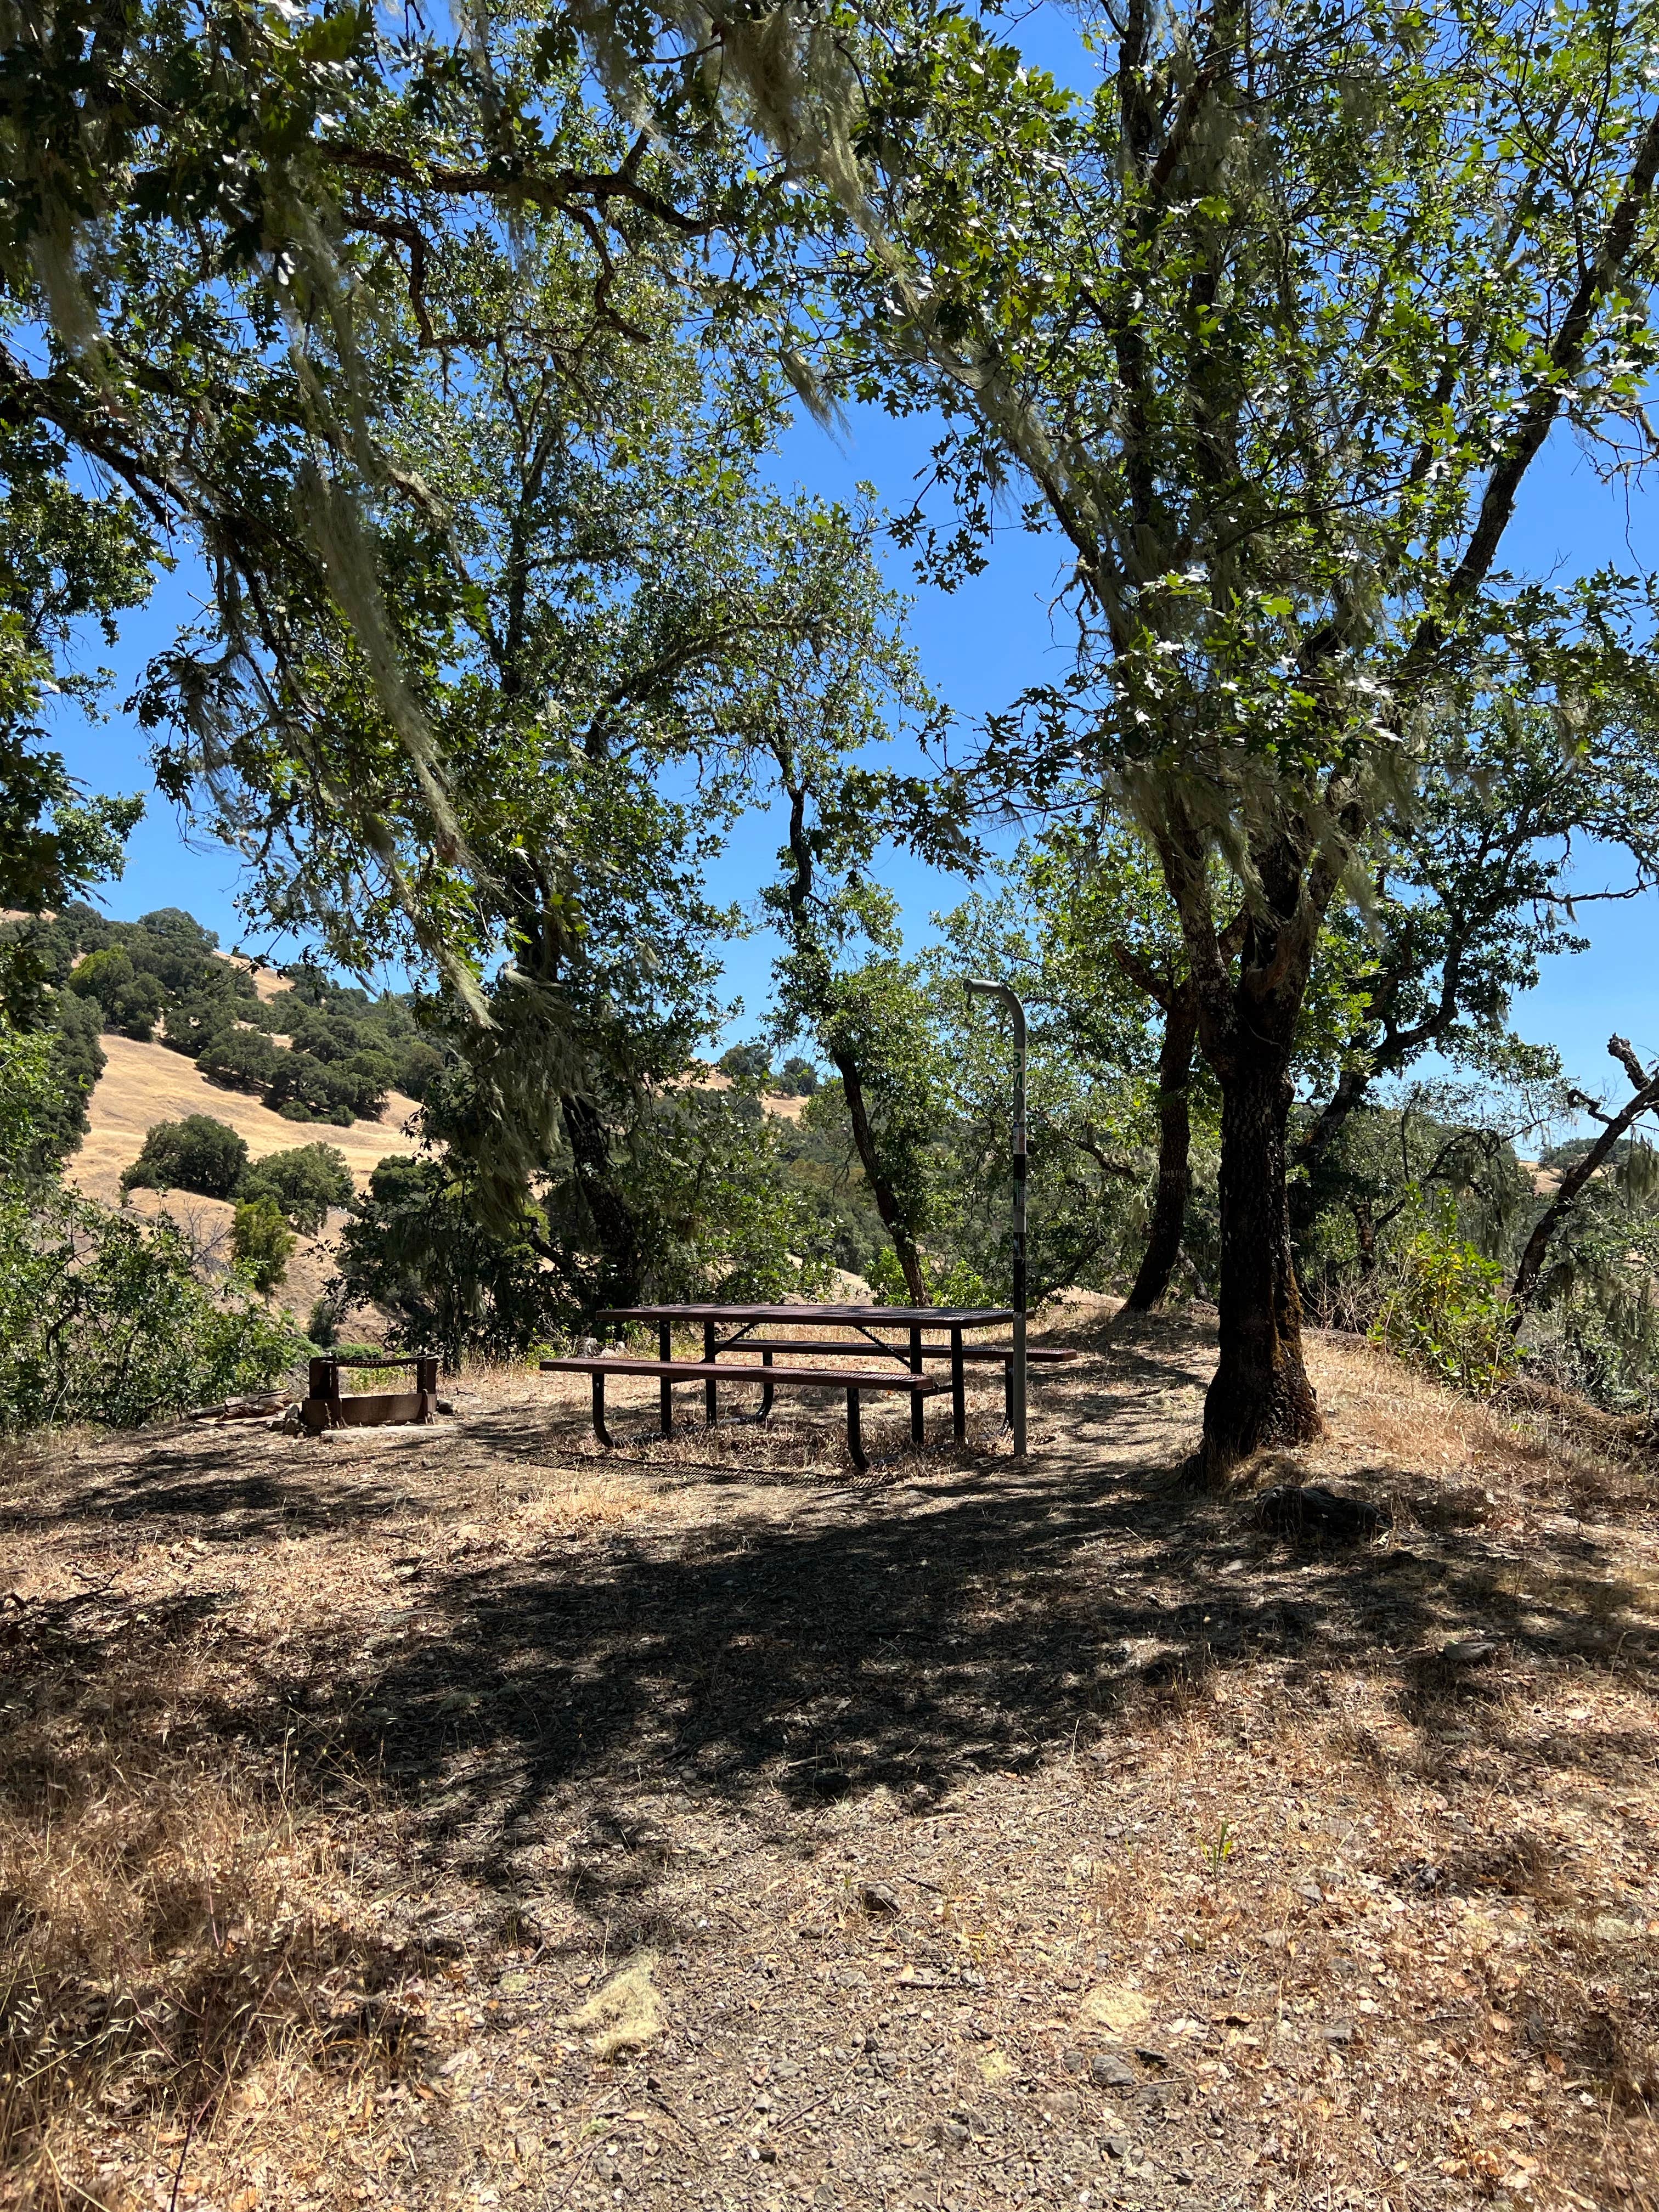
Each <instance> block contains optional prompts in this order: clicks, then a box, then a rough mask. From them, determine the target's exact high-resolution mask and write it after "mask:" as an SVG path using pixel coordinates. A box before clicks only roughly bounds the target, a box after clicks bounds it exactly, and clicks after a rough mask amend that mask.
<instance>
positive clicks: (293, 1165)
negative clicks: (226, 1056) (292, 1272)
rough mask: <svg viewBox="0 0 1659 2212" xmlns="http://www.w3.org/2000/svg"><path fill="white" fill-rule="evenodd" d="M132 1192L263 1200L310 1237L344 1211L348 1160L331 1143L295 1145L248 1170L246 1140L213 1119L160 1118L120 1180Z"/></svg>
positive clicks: (347, 1194)
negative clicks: (332, 1213) (338, 1209)
mask: <svg viewBox="0 0 1659 2212" xmlns="http://www.w3.org/2000/svg"><path fill="white" fill-rule="evenodd" d="M121 1188H122V1190H123V1191H124V1192H125V1191H129V1190H188V1191H193V1192H195V1194H197V1197H198V1198H234V1199H236V1200H240V1201H242V1202H245V1203H248V1204H255V1203H258V1202H260V1201H265V1202H268V1203H269V1204H270V1206H272V1207H273V1208H274V1210H275V1212H276V1214H277V1216H278V1217H279V1218H281V1219H282V1220H283V1221H284V1222H286V1223H287V1224H289V1225H290V1226H292V1227H293V1228H295V1229H297V1230H299V1231H301V1234H302V1235H304V1236H307V1237H314V1236H316V1234H317V1233H318V1231H319V1230H320V1229H321V1228H322V1226H323V1224H324V1222H325V1220H326V1219H327V1218H328V1209H329V1208H330V1206H349V1205H350V1204H351V1202H352V1195H353V1186H352V1181H351V1170H350V1169H349V1167H348V1166H347V1165H346V1162H345V1155H344V1154H343V1152H337V1151H336V1149H335V1148H334V1146H332V1145H295V1146H292V1147H291V1148H290V1149H289V1151H287V1152H270V1153H268V1154H267V1155H266V1157H265V1158H264V1159H262V1160H260V1161H258V1163H257V1164H252V1165H250V1164H249V1160H248V1149H247V1145H246V1141H245V1140H244V1139H242V1138H240V1137H239V1136H238V1135H237V1133H236V1132H235V1131H234V1129H232V1128H230V1127H228V1126H227V1125H226V1123H224V1122H223V1121H216V1120H215V1119H214V1117H213V1116H212V1115H210V1114H191V1115H187V1116H186V1118H185V1120H184V1121H158V1122H156V1123H155V1127H153V1128H151V1129H149V1130H148V1131H147V1132H146V1133H145V1137H144V1142H143V1150H142V1151H141V1152H140V1153H139V1155H138V1157H137V1159H136V1160H135V1161H134V1162H133V1164H132V1165H131V1167H130V1168H128V1169H126V1170H125V1172H124V1173H123V1175H122V1177H121Z"/></svg>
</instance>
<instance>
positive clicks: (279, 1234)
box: [230, 1198, 295, 1295]
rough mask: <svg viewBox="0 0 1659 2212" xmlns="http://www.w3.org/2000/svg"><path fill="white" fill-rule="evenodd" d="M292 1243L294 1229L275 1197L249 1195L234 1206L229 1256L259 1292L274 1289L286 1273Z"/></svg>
mask: <svg viewBox="0 0 1659 2212" xmlns="http://www.w3.org/2000/svg"><path fill="white" fill-rule="evenodd" d="M294 1244H295V1237H294V1231H292V1230H291V1229H290V1228H289V1225H288V1224H287V1222H286V1221H284V1220H283V1209H282V1208H281V1206H278V1205H277V1203H276V1200H275V1199H274V1198H251V1199H248V1200H246V1201H245V1202H244V1203H243V1204H242V1205H240V1206H238V1207H237V1209H236V1212H235V1215H234V1218H233V1220H232V1222H231V1227H230V1249H231V1255H232V1257H233V1258H234V1261H235V1262H236V1265H237V1266H238V1267H240V1268H241V1270H242V1272H243V1273H245V1274H246V1276H247V1277H248V1279H250V1281H251V1282H252V1285H253V1287H254V1289H255V1290H256V1291H259V1292H260V1293H261V1294H262V1295H268V1294H269V1293H270V1291H274V1290H275V1289H276V1285H277V1284H278V1283H280V1282H281V1281H282V1279H283V1277H284V1276H285V1275H286V1274H287V1273H288V1263H289V1261H290V1260H291V1259H292V1258H293V1256H294Z"/></svg>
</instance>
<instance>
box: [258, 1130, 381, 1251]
mask: <svg viewBox="0 0 1659 2212" xmlns="http://www.w3.org/2000/svg"><path fill="white" fill-rule="evenodd" d="M240 1195H241V1196H242V1197H243V1198H245V1199H252V1198H269V1199H271V1200H274V1201H275V1203H276V1206H277V1208H278V1210H279V1211H280V1212H282V1213H283V1214H284V1215H285V1216H286V1217H287V1218H288V1219H289V1221H290V1222H291V1223H292V1224H293V1225H294V1227H295V1229H297V1230H298V1231H300V1232H301V1235H302V1236H305V1237H314V1236H316V1234H317V1233H318V1231H319V1230H320V1229H321V1228H322V1226H323V1224H324V1222H325V1220H326V1219H327V1218H328V1209H329V1207H330V1206H349V1205H350V1203H351V1201H352V1198H353V1196H354V1186H353V1184H352V1181H351V1170H350V1169H349V1167H348V1166H347V1165H346V1163H345V1155H344V1153H343V1152H338V1151H337V1150H336V1149H335V1147H334V1146H332V1145H295V1146H293V1148H292V1149H291V1150H290V1151H289V1152H270V1153H268V1154H267V1155H266V1157H265V1158H264V1159H262V1160H259V1161H257V1162H256V1163H255V1164H254V1165H253V1166H252V1167H251V1168H250V1169H249V1170H248V1171H247V1173H246V1175H245V1176H243V1178H242V1184H241V1190H240Z"/></svg>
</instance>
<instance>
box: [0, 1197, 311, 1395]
mask: <svg viewBox="0 0 1659 2212" xmlns="http://www.w3.org/2000/svg"><path fill="white" fill-rule="evenodd" d="M302 1349H303V1344H302V1340H301V1339H300V1338H299V1337H298V1336H297V1334H295V1331H294V1330H293V1329H292V1328H290V1327H289V1326H288V1325H287V1324H286V1323H284V1322H281V1321H279V1320H277V1319H276V1318H274V1317H273V1316H271V1315H270V1314H269V1313H267V1312H266V1310H264V1307H263V1306H262V1305H261V1304H259V1302H258V1300H257V1299H255V1298H252V1297H249V1296H248V1294H247V1293H246V1291H243V1290H241V1289H240V1288H236V1287H234V1286H233V1287H232V1288H231V1290H230V1291H228V1292H227V1293H223V1294H221V1293H219V1292H216V1291H214V1290H211V1289H210V1288H209V1287H208V1286H207V1285H205V1284H204V1283H203V1282H202V1281H201V1280H199V1279H198V1278H197V1273H196V1271H195V1266H194V1259H193V1255H192V1254H191V1249H190V1247H189V1245H188V1244H187V1243H186V1242H185V1238H184V1237H182V1236H181V1235H180V1234H179V1231H178V1230H177V1229H176V1228H175V1227H174V1226H173V1224H172V1223H171V1222H169V1221H165V1220H163V1221H155V1222H142V1221H137V1220H135V1219H134V1218H132V1217H131V1215H128V1214H120V1213H112V1212H109V1211H108V1210H107V1209H106V1208H105V1207H102V1206H94V1205H93V1204H92V1203H91V1202H90V1201H89V1200H85V1199H81V1198H77V1197H76V1196H74V1195H73V1194H70V1193H69V1192H66V1191H64V1190H62V1189H60V1188H58V1187H57V1186H56V1185H49V1186H46V1188H36V1189H34V1190H33V1191H31V1190H28V1189H27V1188H24V1187H23V1186H21V1185H19V1184H17V1183H5V1184H3V1185H0V1430H16V1429H23V1428H33V1427H37V1426H40V1425H44V1424H46V1423H61V1422H66V1421H100V1422H105V1423H107V1424H109V1425H111V1426H114V1427H130V1426H133V1425H137V1424H138V1423H140V1422H143V1421H147V1420H153V1419H155V1418H156V1417H157V1416H159V1415H162V1414H166V1413H177V1412H179V1411H180V1410H182V1409H183V1408H185V1407H189V1406H194V1405H200V1404H203V1403H204V1402H205V1401H210V1400H212V1399H215V1398H222V1397H225V1396H227V1395H230V1394H232V1393H234V1392H239V1391H243V1390H251V1389H261V1388H263V1387H264V1386H265V1385H267V1384H268V1383H270V1382H271V1381H273V1380H274V1379H275V1377H276V1376H278V1375H279V1374H281V1373H282V1371H283V1370H284V1369H285V1368H286V1367H287V1366H288V1365H289V1363H290V1362H291V1361H292V1360H293V1359H294V1358H296V1357H297V1356H298V1355H299V1353H300V1352H301V1350H302Z"/></svg>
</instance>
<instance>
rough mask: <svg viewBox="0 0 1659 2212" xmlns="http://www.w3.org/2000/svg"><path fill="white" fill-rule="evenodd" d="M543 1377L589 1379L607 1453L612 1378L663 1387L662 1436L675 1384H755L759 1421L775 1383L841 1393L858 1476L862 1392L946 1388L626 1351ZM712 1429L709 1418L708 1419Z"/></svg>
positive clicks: (924, 1393)
mask: <svg viewBox="0 0 1659 2212" xmlns="http://www.w3.org/2000/svg"><path fill="white" fill-rule="evenodd" d="M542 1368H543V1371H544V1373H550V1374H555V1375H590V1376H592V1378H593V1433H594V1435H595V1436H596V1437H598V1438H599V1442H600V1443H602V1444H603V1445H604V1446H605V1449H606V1450H607V1451H608V1450H610V1449H612V1444H611V1432H610V1431H609V1430H608V1429H607V1428H606V1426H605V1378H606V1377H607V1376H611V1375H655V1376H659V1378H660V1379H661V1383H662V1405H663V1408H664V1413H663V1429H662V1432H663V1434H664V1435H665V1437H666V1436H672V1434H673V1433H674V1422H673V1411H672V1407H673V1400H672V1396H671V1393H672V1390H673V1387H674V1384H675V1383H690V1382H696V1380H697V1379H698V1378H699V1377H702V1378H703V1379H704V1380H705V1381H706V1383H707V1384H708V1389H710V1390H711V1391H712V1390H713V1389H714V1387H715V1380H716V1378H717V1377H718V1379H719V1381H720V1382H721V1383H760V1384H761V1386H762V1388H763V1390H764V1393H765V1403H764V1404H763V1406H762V1407H761V1410H760V1412H759V1413H757V1414H752V1415H750V1416H748V1417H747V1418H749V1419H755V1420H764V1419H766V1416H767V1414H768V1413H769V1412H770V1411H771V1409H772V1392H773V1390H774V1389H775V1387H776V1386H777V1385H778V1384H779V1383H784V1384H787V1385H790V1384H792V1385H793V1386H794V1387H795V1388H797V1389H805V1390H845V1391H846V1393H847V1450H848V1456H849V1458H850V1459H851V1460H852V1462H853V1464H854V1467H855V1468H857V1469H858V1471H859V1473H860V1474H863V1473H864V1472H865V1471H866V1468H868V1467H869V1464H870V1462H869V1460H868V1458H867V1457H866V1454H865V1449H864V1437H863V1432H862V1429H861V1426H860V1420H859V1404H860V1399H861V1397H862V1395H863V1394H864V1392H865V1391H866V1390H904V1391H908V1393H909V1395H910V1398H911V1401H912V1402H913V1403H920V1401H921V1400H922V1399H923V1398H932V1397H935V1396H937V1395H938V1394H939V1391H940V1390H942V1389H943V1388H944V1387H945V1386H944V1385H943V1383H933V1382H930V1381H929V1380H928V1379H927V1376H921V1375H903V1374H895V1373H894V1372H893V1370H891V1369H890V1368H884V1369H871V1368H862V1369H858V1368H848V1367H777V1366H774V1365H773V1364H771V1362H770V1360H768V1363H767V1364H766V1365H765V1366H763V1367H729V1366H728V1367H716V1366H715V1365H714V1362H713V1361H712V1360H704V1359H632V1358H629V1356H628V1355H627V1354H626V1353H625V1352H621V1353H618V1352H599V1353H596V1354H594V1355H592V1357H588V1356H586V1355H583V1356H580V1357H574V1358H567V1359H544V1360H543V1362H542ZM710 1426H711V1427H712V1426H713V1417H712V1415H711V1417H710Z"/></svg>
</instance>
